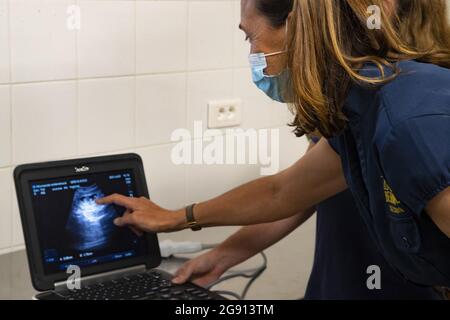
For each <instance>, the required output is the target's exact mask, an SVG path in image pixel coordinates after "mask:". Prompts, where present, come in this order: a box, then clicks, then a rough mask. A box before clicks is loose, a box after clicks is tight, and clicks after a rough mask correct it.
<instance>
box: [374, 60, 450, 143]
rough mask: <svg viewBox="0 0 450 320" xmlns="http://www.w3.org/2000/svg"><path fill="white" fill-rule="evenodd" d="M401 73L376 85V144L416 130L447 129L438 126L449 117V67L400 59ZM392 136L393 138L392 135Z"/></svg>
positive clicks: (399, 137)
mask: <svg viewBox="0 0 450 320" xmlns="http://www.w3.org/2000/svg"><path fill="white" fill-rule="evenodd" d="M399 67H400V70H401V73H400V75H399V76H398V77H397V78H396V79H395V80H393V81H392V82H390V83H388V84H386V85H384V86H383V87H382V88H380V90H379V92H378V96H379V99H380V109H379V112H378V117H377V120H376V122H377V123H376V128H377V129H376V131H377V133H376V141H377V145H378V147H379V148H382V147H383V145H384V144H385V143H386V142H387V141H388V140H390V142H392V140H393V139H395V140H396V141H397V142H398V143H404V141H402V140H403V139H404V138H405V136H410V135H411V134H414V132H410V130H413V129H412V128H414V130H417V129H419V130H420V131H424V132H427V131H428V132H429V133H430V134H433V132H436V134H437V133H438V132H439V133H441V134H442V133H445V134H446V133H448V129H446V128H443V127H442V126H443V125H444V124H445V125H448V121H449V119H450V70H449V69H446V68H442V67H439V66H436V65H433V64H427V63H420V62H416V61H405V62H401V63H400V65H399ZM394 137H395V138H394Z"/></svg>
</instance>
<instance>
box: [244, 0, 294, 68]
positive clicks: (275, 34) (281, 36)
mask: <svg viewBox="0 0 450 320" xmlns="http://www.w3.org/2000/svg"><path fill="white" fill-rule="evenodd" d="M255 2H256V0H241V23H240V25H239V28H240V29H241V30H242V31H243V32H244V33H245V37H246V41H249V42H250V46H251V49H250V53H265V54H269V53H273V52H278V51H283V50H285V49H286V27H285V26H283V27H280V28H274V27H273V26H272V25H271V24H270V22H269V20H268V19H266V18H265V17H264V16H263V15H261V13H259V12H258V10H257V9H256V7H255ZM285 67H286V54H285V53H283V54H279V55H275V56H270V57H267V68H266V70H265V74H266V75H276V74H279V73H281V72H282V71H283V69H284V68H285Z"/></svg>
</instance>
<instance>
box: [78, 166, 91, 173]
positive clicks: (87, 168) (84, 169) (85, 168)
mask: <svg viewBox="0 0 450 320" xmlns="http://www.w3.org/2000/svg"><path fill="white" fill-rule="evenodd" d="M89 170H90V168H89V167H86V166H82V167H80V168H77V167H75V172H86V171H89Z"/></svg>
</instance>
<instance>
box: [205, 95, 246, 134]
mask: <svg viewBox="0 0 450 320" xmlns="http://www.w3.org/2000/svg"><path fill="white" fill-rule="evenodd" d="M241 123H242V100H241V99H229V100H216V101H210V102H209V103H208V128H209V129H217V128H227V127H237V126H239V125H240V124H241Z"/></svg>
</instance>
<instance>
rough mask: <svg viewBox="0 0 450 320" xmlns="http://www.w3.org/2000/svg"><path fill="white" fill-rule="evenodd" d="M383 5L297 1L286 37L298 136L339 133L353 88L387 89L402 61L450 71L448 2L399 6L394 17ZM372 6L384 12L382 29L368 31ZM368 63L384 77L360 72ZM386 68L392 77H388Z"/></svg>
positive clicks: (378, 0)
mask: <svg viewBox="0 0 450 320" xmlns="http://www.w3.org/2000/svg"><path fill="white" fill-rule="evenodd" d="M386 3H387V1H385V0H294V8H293V11H292V14H291V19H290V21H289V29H290V30H291V32H290V33H289V36H288V48H289V51H288V58H287V59H288V67H289V69H290V71H291V84H290V85H291V89H292V90H289V97H288V100H289V101H292V103H290V107H291V110H292V111H293V113H294V114H295V120H294V122H293V123H292V126H295V128H296V130H295V133H296V134H297V135H298V136H301V135H304V134H309V133H318V134H321V135H322V136H324V137H327V138H328V137H331V136H333V135H335V134H337V133H339V132H340V131H342V130H343V129H344V128H345V126H346V124H347V119H346V117H345V115H344V113H343V112H342V108H343V104H344V101H345V99H346V96H347V94H348V91H349V89H350V87H351V85H352V83H353V82H358V83H360V84H363V85H368V86H377V85H382V84H385V83H387V82H389V81H391V80H393V79H394V78H395V77H396V76H397V75H398V74H399V70H398V69H397V67H396V62H398V61H401V60H407V59H416V60H419V61H425V62H430V63H434V64H437V65H440V66H443V67H447V68H450V44H449V37H450V27H449V24H448V21H447V20H446V19H447V18H446V16H445V15H446V10H445V8H446V4H445V0H433V1H430V0H398V1H397V6H398V8H397V10H392V8H388V7H387V6H386ZM372 5H376V6H378V8H379V9H380V12H381V21H382V26H381V29H374V30H370V29H369V28H368V27H367V20H368V19H369V17H370V15H371V13H369V11H368V8H369V7H370V6H372ZM389 11H394V13H390V12H389ZM404 19H408V22H407V23H405V21H403V20H404ZM428 32H429V33H433V36H430V34H426V33H428ZM419 33H423V35H420V36H419ZM368 62H370V63H373V64H374V65H375V66H376V67H377V68H378V69H379V71H380V77H376V78H368V77H364V76H362V75H361V74H360V73H359V71H358V70H359V68H360V67H361V66H362V65H363V64H364V63H368ZM385 68H387V69H388V70H389V69H390V70H392V71H393V72H392V73H390V74H391V75H390V76H387V75H386V74H385Z"/></svg>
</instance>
